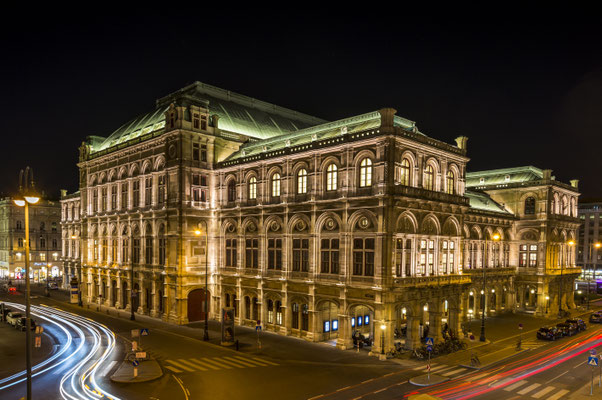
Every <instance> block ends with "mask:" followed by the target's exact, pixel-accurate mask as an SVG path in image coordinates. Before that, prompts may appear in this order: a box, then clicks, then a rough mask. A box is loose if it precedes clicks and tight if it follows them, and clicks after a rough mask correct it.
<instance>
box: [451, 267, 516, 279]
mask: <svg viewBox="0 0 602 400" xmlns="http://www.w3.org/2000/svg"><path fill="white" fill-rule="evenodd" d="M462 273H463V274H464V275H475V276H477V277H478V276H479V275H480V276H482V275H483V268H475V269H464V270H462ZM515 273H516V267H505V268H485V275H514V274H515Z"/></svg>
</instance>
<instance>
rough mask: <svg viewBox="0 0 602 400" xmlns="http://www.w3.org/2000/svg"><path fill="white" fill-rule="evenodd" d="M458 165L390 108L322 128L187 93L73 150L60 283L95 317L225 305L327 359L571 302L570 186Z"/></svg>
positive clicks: (207, 90)
mask: <svg viewBox="0 0 602 400" xmlns="http://www.w3.org/2000/svg"><path fill="white" fill-rule="evenodd" d="M468 161H469V159H468V156H467V138H466V137H459V138H457V139H456V143H455V144H448V143H444V142H442V141H439V140H436V139H434V138H431V137H428V136H426V135H425V134H424V133H422V132H421V131H420V130H419V129H418V127H417V126H416V124H415V123H414V122H413V121H410V120H407V119H405V118H403V117H400V116H397V115H396V111H395V110H393V109H390V108H386V109H382V110H379V111H375V112H369V113H366V114H362V115H357V116H352V117H349V118H345V119H342V120H339V121H332V122H328V121H323V120H320V119H318V118H315V117H311V116H308V115H304V114H301V113H299V112H296V111H292V110H288V109H285V108H282V107H278V106H275V105H272V104H268V103H264V102H262V101H259V100H256V99H251V98H249V97H246V96H242V95H238V94H235V93H232V92H230V91H226V90H223V89H219V88H215V87H212V86H209V85H205V84H202V83H198V82H197V83H194V84H192V85H189V86H187V87H185V88H183V89H181V90H179V91H177V92H175V93H173V94H171V95H169V96H166V97H164V98H162V99H159V100H158V101H157V105H156V108H155V109H154V110H152V111H150V112H149V113H147V114H144V115H142V116H139V117H137V118H135V119H134V120H132V121H130V122H128V123H126V124H125V125H123V126H122V127H120V128H119V129H118V130H117V131H115V132H114V133H112V134H111V135H109V136H108V137H106V138H104V137H97V136H94V137H90V138H89V139H88V141H87V142H86V143H83V144H82V146H81V147H80V161H79V163H78V167H79V171H80V175H79V176H80V182H79V193H75V194H72V195H64V196H63V198H62V200H61V204H62V224H63V240H64V245H63V260H64V262H65V264H64V265H65V274H67V275H69V276H77V275H78V273H79V271H78V270H77V269H78V268H79V265H83V274H82V275H83V282H84V291H83V298H84V301H85V302H88V303H93V304H98V305H99V306H102V307H111V308H123V309H131V308H132V307H133V308H134V310H135V311H136V312H138V313H141V314H147V315H151V316H153V317H157V318H161V319H163V320H165V321H168V322H171V323H175V324H185V323H188V322H192V321H197V320H202V319H203V318H204V310H205V307H207V309H208V310H209V314H210V316H211V317H212V318H219V315H220V310H221V309H222V308H227V307H233V308H234V311H235V320H236V323H237V324H240V325H249V326H255V324H256V322H257V320H261V321H262V324H263V325H264V327H265V329H267V330H270V331H274V332H279V333H281V334H285V335H294V336H298V337H303V338H306V339H308V340H312V341H323V340H336V342H337V345H338V346H339V347H341V348H349V347H351V346H352V345H353V339H352V336H353V335H354V334H363V335H364V336H366V337H369V338H371V339H372V340H374V342H375V345H376V346H377V348H380V345H381V343H380V341H381V337H384V338H385V347H386V348H387V349H388V348H390V347H392V346H393V336H394V335H393V332H394V331H395V330H396V329H398V330H400V331H402V332H407V333H406V343H407V344H408V346H409V347H414V346H416V345H418V344H419V343H420V334H421V332H424V327H425V326H426V325H428V326H430V335H431V336H433V337H435V339H436V340H440V339H441V336H442V335H441V330H442V329H441V328H442V326H444V324H447V325H448V326H449V327H450V328H451V329H452V330H453V331H454V332H460V331H461V325H462V323H463V322H464V321H466V320H467V319H470V318H473V317H474V318H477V317H479V314H480V313H481V312H482V310H484V312H485V313H486V314H487V315H493V314H496V313H501V312H517V311H518V312H521V311H525V312H533V313H536V314H538V315H553V314H554V313H556V314H557V313H558V311H559V309H560V305H562V308H563V309H567V308H572V307H574V306H575V305H574V302H573V281H574V278H575V276H577V275H578V274H579V273H580V270H579V269H578V268H576V267H575V257H574V247H571V246H569V245H568V243H569V242H570V243H574V240H575V239H576V231H577V226H578V219H577V215H576V210H577V208H576V207H577V197H578V192H577V182H573V184H572V185H567V184H563V183H561V182H558V181H556V180H555V179H554V178H553V177H552V176H551V171H549V170H539V169H537V168H534V167H521V168H512V169H507V170H493V171H481V172H474V173H470V174H467V173H466V165H467V163H468ZM75 210H77V211H75ZM76 215H77V218H76ZM199 230H200V231H201V234H200V235H197V233H195V232H196V231H199ZM205 234H207V236H208V241H205V239H204V238H205ZM78 252H79V253H78ZM132 276H133V279H132ZM205 278H207V280H208V282H209V285H208V287H205ZM131 290H133V291H134V295H133V296H131V294H132V293H131ZM205 291H208V292H209V293H208V298H209V304H207V305H205V294H206V292H205ZM132 299H133V301H132ZM403 328H406V329H403ZM381 329H384V334H383V335H381Z"/></svg>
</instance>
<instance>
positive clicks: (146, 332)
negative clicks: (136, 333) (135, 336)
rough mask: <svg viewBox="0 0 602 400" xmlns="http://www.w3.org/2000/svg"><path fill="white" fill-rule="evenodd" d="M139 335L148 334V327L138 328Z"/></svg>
mask: <svg viewBox="0 0 602 400" xmlns="http://www.w3.org/2000/svg"><path fill="white" fill-rule="evenodd" d="M140 336H148V328H142V329H140Z"/></svg>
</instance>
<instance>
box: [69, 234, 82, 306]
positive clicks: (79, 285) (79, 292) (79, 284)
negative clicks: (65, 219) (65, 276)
mask: <svg viewBox="0 0 602 400" xmlns="http://www.w3.org/2000/svg"><path fill="white" fill-rule="evenodd" d="M71 239H72V240H75V239H77V236H75V235H72V236H71ZM82 249H83V242H82V240H81V232H80V236H79V278H78V282H77V305H78V306H80V307H83V306H84V303H83V302H82V267H83V266H84V254H83V252H82Z"/></svg>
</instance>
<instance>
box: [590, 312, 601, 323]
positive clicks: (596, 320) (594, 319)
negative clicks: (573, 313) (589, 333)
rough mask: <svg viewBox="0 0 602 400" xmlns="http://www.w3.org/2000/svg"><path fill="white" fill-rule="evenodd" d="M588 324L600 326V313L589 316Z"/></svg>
mask: <svg viewBox="0 0 602 400" xmlns="http://www.w3.org/2000/svg"><path fill="white" fill-rule="evenodd" d="M589 322H590V323H595V324H602V311H596V312H595V313H593V314H592V315H590V316H589Z"/></svg>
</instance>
